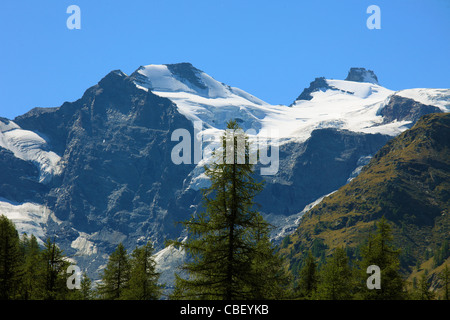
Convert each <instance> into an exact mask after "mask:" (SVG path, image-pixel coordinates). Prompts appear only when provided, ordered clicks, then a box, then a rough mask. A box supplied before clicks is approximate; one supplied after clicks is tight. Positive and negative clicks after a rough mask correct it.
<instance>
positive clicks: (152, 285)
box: [124, 242, 161, 300]
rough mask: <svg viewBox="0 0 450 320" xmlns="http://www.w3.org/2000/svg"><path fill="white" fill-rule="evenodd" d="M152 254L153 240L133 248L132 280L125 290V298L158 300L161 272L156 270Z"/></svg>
mask: <svg viewBox="0 0 450 320" xmlns="http://www.w3.org/2000/svg"><path fill="white" fill-rule="evenodd" d="M152 254H153V246H152V244H151V242H148V243H147V244H146V245H144V246H143V247H141V248H138V247H136V249H134V250H133V252H132V254H131V260H130V266H131V269H130V280H129V282H128V286H127V287H126V288H125V290H124V299H129V300H156V299H158V298H159V297H160V295H161V287H160V286H159V285H158V279H159V273H157V272H156V269H155V265H156V263H155V261H154V259H153V257H152Z"/></svg>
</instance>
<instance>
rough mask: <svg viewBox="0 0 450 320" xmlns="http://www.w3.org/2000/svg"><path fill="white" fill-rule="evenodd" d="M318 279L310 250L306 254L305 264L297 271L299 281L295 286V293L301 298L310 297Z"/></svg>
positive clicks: (315, 264) (314, 290)
mask: <svg viewBox="0 0 450 320" xmlns="http://www.w3.org/2000/svg"><path fill="white" fill-rule="evenodd" d="M318 282H319V279H318V270H317V263H316V261H315V258H314V256H313V254H312V252H311V251H308V256H307V258H306V260H305V264H304V265H303V267H302V268H301V270H300V272H299V282H298V287H297V288H296V289H297V290H296V294H297V295H298V296H299V297H300V298H303V299H310V298H311V297H312V296H313V294H315V293H316V290H317V284H318Z"/></svg>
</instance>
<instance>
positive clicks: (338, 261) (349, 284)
mask: <svg viewBox="0 0 450 320" xmlns="http://www.w3.org/2000/svg"><path fill="white" fill-rule="evenodd" d="M353 288H354V282H353V272H352V269H351V268H350V265H349V259H348V256H347V252H346V250H345V249H343V248H336V250H335V252H334V253H333V255H332V256H331V257H329V258H328V259H327V260H326V262H325V264H324V265H323V266H322V269H321V271H320V281H319V284H318V286H317V292H316V295H315V297H316V298H318V299H321V300H349V299H352V298H353Z"/></svg>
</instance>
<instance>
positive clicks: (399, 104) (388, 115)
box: [378, 95, 442, 123]
mask: <svg viewBox="0 0 450 320" xmlns="http://www.w3.org/2000/svg"><path fill="white" fill-rule="evenodd" d="M441 112H442V111H441V109H439V108H438V107H435V106H430V105H425V104H422V103H420V102H417V101H415V100H412V99H408V98H404V97H400V96H397V95H393V96H392V97H391V99H390V100H389V103H388V104H387V105H386V106H385V107H383V109H381V110H380V111H379V112H378V114H379V115H381V116H383V123H389V122H392V121H395V120H397V121H404V120H406V121H412V122H413V123H415V122H416V121H417V120H419V118H420V117H422V116H424V115H426V114H429V113H441Z"/></svg>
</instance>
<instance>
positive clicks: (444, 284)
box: [439, 265, 450, 300]
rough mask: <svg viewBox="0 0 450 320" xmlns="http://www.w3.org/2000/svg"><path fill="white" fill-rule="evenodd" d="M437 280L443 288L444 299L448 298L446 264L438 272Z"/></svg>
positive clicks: (449, 282)
mask: <svg viewBox="0 0 450 320" xmlns="http://www.w3.org/2000/svg"><path fill="white" fill-rule="evenodd" d="M439 281H440V282H441V284H442V287H443V289H444V296H443V299H444V300H450V268H449V267H448V265H446V266H445V267H444V270H442V271H441V273H440V274H439Z"/></svg>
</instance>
